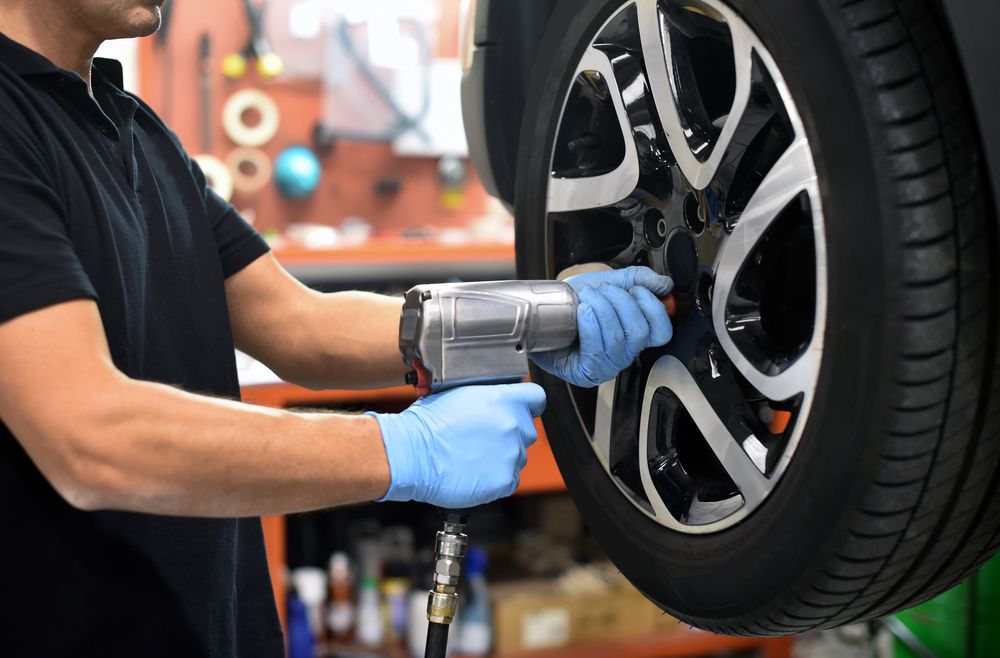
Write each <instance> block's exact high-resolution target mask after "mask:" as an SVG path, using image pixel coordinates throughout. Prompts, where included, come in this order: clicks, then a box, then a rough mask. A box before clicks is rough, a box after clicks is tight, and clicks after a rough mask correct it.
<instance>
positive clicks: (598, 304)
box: [577, 286, 625, 363]
mask: <svg viewBox="0 0 1000 658" xmlns="http://www.w3.org/2000/svg"><path fill="white" fill-rule="evenodd" d="M577 294H578V295H579V297H580V299H583V300H585V301H586V302H587V303H588V304H590V306H591V307H592V308H593V309H594V315H596V316H597V323H598V324H599V325H600V327H601V343H602V344H603V345H604V349H603V353H604V354H606V355H607V356H608V359H609V360H610V361H611V362H612V363H616V362H617V361H618V360H619V359H618V358H616V356H617V355H620V354H622V353H623V352H624V351H625V330H624V329H622V323H621V320H619V319H618V313H617V312H616V311H615V307H614V306H612V305H611V302H609V301H608V300H607V299H606V298H605V297H604V295H602V294H600V293H599V292H597V291H596V290H594V289H593V288H590V287H589V286H588V287H586V288H582V289H581V290H580V292H579V293H577ZM580 352H581V353H582V354H585V355H587V354H593V352H584V351H583V350H582V349H581V350H580ZM613 355H615V356H613Z"/></svg>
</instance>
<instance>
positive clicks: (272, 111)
mask: <svg viewBox="0 0 1000 658" xmlns="http://www.w3.org/2000/svg"><path fill="white" fill-rule="evenodd" d="M247 110H255V111H256V112H257V114H258V115H259V117H260V118H259V120H258V121H257V123H256V124H254V125H252V126H251V125H248V124H247V122H246V117H245V115H246V113H247ZM279 123H280V114H279V113H278V105H277V104H276V103H275V102H274V100H273V99H272V98H271V97H270V96H268V95H267V94H265V93H264V92H262V91H261V90H259V89H241V90H240V91H238V92H236V93H235V94H233V95H232V96H230V97H229V99H228V100H227V101H226V104H225V105H224V106H223V107H222V129H223V130H225V131H226V135H227V136H228V137H229V139H231V140H233V143H234V144H239V145H240V146H262V145H263V144H266V143H268V142H269V141H271V139H272V138H273V137H274V135H275V133H277V132H278V124H279Z"/></svg>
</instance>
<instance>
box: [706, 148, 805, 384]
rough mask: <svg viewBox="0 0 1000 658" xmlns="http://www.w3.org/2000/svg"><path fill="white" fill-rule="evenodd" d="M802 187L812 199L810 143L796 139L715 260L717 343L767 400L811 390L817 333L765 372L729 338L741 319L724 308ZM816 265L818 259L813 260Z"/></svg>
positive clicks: (744, 212)
mask: <svg viewBox="0 0 1000 658" xmlns="http://www.w3.org/2000/svg"><path fill="white" fill-rule="evenodd" d="M803 191H806V192H809V193H810V196H811V197H813V198H815V194H816V173H815V170H814V169H813V165H812V158H811V157H810V154H809V145H808V143H807V142H806V140H805V139H798V140H796V141H795V142H793V143H792V145H791V146H790V147H789V148H788V149H787V150H786V151H785V152H784V153H783V154H782V155H781V157H780V158H779V159H778V161H777V162H776V163H775V164H774V166H773V167H772V168H771V171H769V172H768V174H767V176H765V177H764V180H763V182H761V184H760V187H758V188H757V190H756V191H755V192H754V194H753V196H752V197H751V198H750V201H749V202H748V203H747V207H746V209H745V210H744V211H743V214H742V215H741V216H740V218H739V221H738V222H737V223H736V225H735V227H734V228H733V232H732V233H731V234H730V235H729V236H728V237H727V238H726V239H725V241H724V242H723V244H722V246H721V248H720V250H719V253H718V255H717V256H716V260H715V265H714V273H715V289H714V291H713V294H712V322H713V324H714V327H715V332H716V335H717V336H718V339H719V344H720V345H721V346H722V349H723V350H724V351H725V352H726V355H727V356H728V357H729V358H730V360H731V361H732V362H733V365H734V366H735V367H736V368H737V369H738V370H739V371H740V372H741V373H742V374H743V376H744V377H746V379H747V381H749V382H750V384H752V385H753V386H754V387H755V388H756V389H757V390H758V391H760V392H761V393H762V394H764V395H765V396H767V397H768V398H770V399H771V400H787V399H788V398H791V397H793V396H795V395H797V394H799V393H803V392H806V391H808V390H809V389H810V387H811V386H812V385H813V383H814V382H815V378H816V375H817V370H818V368H819V355H820V350H821V345H820V338H819V336H818V335H817V336H814V337H813V339H812V341H811V342H810V345H809V347H808V348H807V349H806V352H805V353H804V354H802V356H800V357H799V358H798V359H797V360H796V361H794V362H793V363H792V364H791V365H789V366H788V367H787V368H786V369H784V370H783V371H781V372H780V373H777V374H774V373H763V372H761V371H760V370H758V369H757V368H756V367H755V366H754V365H753V364H752V363H751V362H750V361H749V359H747V358H746V356H744V354H743V353H742V352H740V350H739V349H738V348H737V347H736V345H735V344H734V343H733V340H732V338H731V337H730V332H731V331H738V330H739V327H740V323H739V322H738V319H737V321H735V322H729V323H727V320H732V318H731V317H730V318H727V315H726V310H727V309H726V307H727V304H728V303H729V299H730V291H731V290H732V286H733V284H734V282H735V281H736V278H737V276H738V275H739V273H740V270H741V269H742V268H743V265H744V263H745V262H746V260H747V258H748V257H749V256H750V254H751V253H753V249H754V246H755V245H756V244H757V242H758V241H759V240H760V239H761V237H762V236H763V235H764V234H765V233H766V232H767V230H768V227H770V226H771V224H772V223H773V222H774V220H775V218H776V217H777V216H778V215H779V213H780V212H781V211H782V210H783V209H784V208H785V207H786V206H787V205H788V204H789V202H791V201H792V200H793V199H795V198H796V197H797V196H798V195H799V194H801V193H802V192H803ZM814 207H815V206H814ZM814 212H815V211H814ZM817 267H820V268H821V267H822V264H821V263H820V262H817Z"/></svg>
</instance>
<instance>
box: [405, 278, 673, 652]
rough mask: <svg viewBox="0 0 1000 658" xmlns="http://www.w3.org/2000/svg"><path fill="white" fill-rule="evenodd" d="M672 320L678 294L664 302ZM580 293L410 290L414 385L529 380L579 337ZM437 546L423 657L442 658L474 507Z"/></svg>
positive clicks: (564, 287)
mask: <svg viewBox="0 0 1000 658" xmlns="http://www.w3.org/2000/svg"><path fill="white" fill-rule="evenodd" d="M662 301H663V304H664V307H665V308H666V309H667V314H668V315H670V316H673V314H674V312H675V309H676V304H675V303H674V301H673V295H668V296H667V297H666V298H664V299H663V300H662ZM578 304H579V300H578V299H577V296H576V292H575V291H574V290H573V288H572V287H571V286H570V285H569V284H568V283H565V282H562V281H484V282H473V283H442V284H433V285H423V286H416V287H415V288H411V289H410V290H409V291H408V292H407V293H406V298H405V301H404V302H403V310H402V313H401V316H400V322H399V350H400V352H401V353H402V355H403V360H404V361H406V364H407V365H408V366H409V367H410V368H411V371H410V372H409V373H407V379H406V381H407V383H408V384H410V385H412V386H414V387H415V388H416V391H417V394H418V395H421V396H424V395H430V394H431V393H439V392H441V391H445V390H447V389H450V388H454V387H457V386H466V385H473V384H509V383H514V382H519V381H521V380H522V379H524V378H525V377H526V376H527V375H528V354H529V353H532V352H545V351H551V350H558V349H562V348H565V347H569V346H570V345H572V344H573V343H574V342H575V341H576V339H577V320H576V308H577V306H578ZM444 513H445V523H444V528H443V529H442V530H441V531H439V532H438V533H437V537H436V541H435V544H434V565H435V566H434V589H432V590H431V591H430V592H429V593H428V600H427V620H428V622H429V627H428V632H427V647H426V650H425V653H424V658H443V657H444V655H445V649H446V647H447V644H448V627H449V625H450V624H451V622H452V621H453V619H454V617H455V610H456V608H457V605H458V582H459V578H460V576H461V573H462V558H463V557H464V556H465V548H466V546H467V544H468V537H467V536H466V534H465V525H466V523H468V520H469V516H470V515H471V514H473V513H475V509H462V510H444Z"/></svg>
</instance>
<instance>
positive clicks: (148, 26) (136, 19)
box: [111, 6, 161, 39]
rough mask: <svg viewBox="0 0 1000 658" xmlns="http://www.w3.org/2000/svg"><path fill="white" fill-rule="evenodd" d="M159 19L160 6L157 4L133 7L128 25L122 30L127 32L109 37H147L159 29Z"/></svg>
mask: <svg viewBox="0 0 1000 658" xmlns="http://www.w3.org/2000/svg"><path fill="white" fill-rule="evenodd" d="M160 21H161V16H160V8H159V7H158V6H154V7H141V8H138V9H135V10H134V11H133V13H132V15H131V16H129V21H128V25H126V26H125V30H123V31H125V32H127V34H122V35H120V36H115V37H111V38H112V39H125V38H129V37H148V36H149V35H151V34H154V33H155V32H156V31H157V30H159V29H160Z"/></svg>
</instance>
